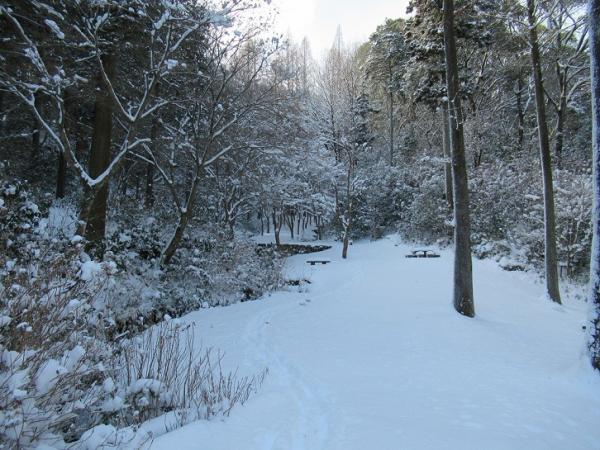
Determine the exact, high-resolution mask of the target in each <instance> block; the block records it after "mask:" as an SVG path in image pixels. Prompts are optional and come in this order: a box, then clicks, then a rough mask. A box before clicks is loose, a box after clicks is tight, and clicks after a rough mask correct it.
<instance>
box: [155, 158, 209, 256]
mask: <svg viewBox="0 0 600 450" xmlns="http://www.w3.org/2000/svg"><path fill="white" fill-rule="evenodd" d="M200 178H201V169H197V171H196V176H195V177H194V179H193V181H192V186H191V189H190V193H189V195H188V198H187V202H186V204H185V209H183V210H182V211H180V213H179V220H178V222H177V227H176V228H175V233H174V234H173V237H172V238H171V240H170V241H169V243H168V244H167V246H166V247H165V249H164V250H163V252H162V255H161V258H160V265H161V266H162V267H165V266H168V265H169V264H170V263H171V260H172V259H173V256H175V252H176V251H177V249H178V248H179V244H180V243H181V239H183V235H184V233H185V230H186V228H187V226H188V223H189V222H190V219H191V218H192V217H193V216H194V206H195V204H196V195H197V193H198V186H199V185H200Z"/></svg>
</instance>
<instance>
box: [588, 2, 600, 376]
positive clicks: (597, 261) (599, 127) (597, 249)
mask: <svg viewBox="0 0 600 450" xmlns="http://www.w3.org/2000/svg"><path fill="white" fill-rule="evenodd" d="M588 17H589V19H590V31H589V33H590V38H589V39H590V41H589V42H590V56H591V74H592V125H593V138H592V146H593V169H594V209H593V227H594V232H593V244H592V254H591V273H590V305H591V310H592V317H591V320H592V330H591V341H590V351H591V360H592V366H593V367H594V368H596V369H598V370H600V0H589V10H588Z"/></svg>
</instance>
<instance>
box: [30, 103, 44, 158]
mask: <svg viewBox="0 0 600 450" xmlns="http://www.w3.org/2000/svg"><path fill="white" fill-rule="evenodd" d="M34 97H35V99H34V107H35V109H37V110H38V111H39V112H40V115H43V112H42V108H43V107H44V104H43V102H42V93H41V92H36V93H35V94H34ZM42 128H43V126H42V124H41V122H40V121H39V120H38V119H37V118H36V117H34V119H33V128H32V130H31V163H32V164H35V161H37V159H38V158H39V157H40V152H41V146H42Z"/></svg>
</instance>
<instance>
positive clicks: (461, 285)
mask: <svg viewBox="0 0 600 450" xmlns="http://www.w3.org/2000/svg"><path fill="white" fill-rule="evenodd" d="M444 49H445V54H446V84H447V87H448V114H449V117H450V145H451V147H452V181H453V187H454V222H455V224H454V308H455V309H456V311H458V312H459V313H460V314H462V315H464V316H468V317H474V316H475V304H474V301H473V269H472V261H471V220H470V215H469V183H468V179H467V162H466V158H465V143H464V133H463V117H462V105H461V101H460V91H459V80H458V65H457V61H456V40H455V36H454V1H453V0H444Z"/></svg>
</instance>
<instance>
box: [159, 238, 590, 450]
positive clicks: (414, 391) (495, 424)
mask: <svg viewBox="0 0 600 450" xmlns="http://www.w3.org/2000/svg"><path fill="white" fill-rule="evenodd" d="M395 244H396V238H387V239H384V240H381V241H378V242H373V243H370V242H357V243H355V244H354V245H353V246H352V247H351V248H350V259H348V260H346V261H343V260H341V258H340V257H339V255H340V253H341V251H340V248H339V244H334V248H332V249H331V250H329V251H327V252H324V253H319V254H312V255H300V256H295V257H293V258H290V259H289V261H288V264H287V271H288V277H290V278H309V279H310V280H311V281H312V284H310V285H307V286H302V287H299V288H290V289H291V290H290V291H289V292H280V293H276V294H273V295H271V296H270V297H268V298H265V299H261V300H259V301H256V302H249V303H242V304H237V305H234V306H231V307H227V308H214V309H209V310H201V311H198V312H195V313H192V314H190V315H188V316H186V317H185V318H184V320H185V321H189V322H195V323H196V326H197V329H198V331H197V333H196V334H197V336H199V339H201V340H202V343H203V344H204V345H210V346H214V347H218V348H221V349H223V350H225V352H226V357H225V364H230V365H239V373H240V374H251V373H255V372H258V371H259V370H261V369H263V368H264V367H268V369H269V374H268V376H267V378H266V380H265V383H264V385H263V386H262V388H261V389H260V391H259V393H258V394H256V395H255V396H254V397H252V398H251V399H250V400H249V401H248V402H247V403H246V405H245V406H242V407H240V406H238V407H237V408H235V409H234V410H233V411H232V413H231V416H230V417H227V418H223V419H215V420H212V421H208V422H207V421H200V422H196V423H192V424H190V425H188V426H185V427H183V428H180V429H177V430H175V431H172V432H170V433H168V434H166V435H163V436H162V437H159V438H157V439H155V440H154V442H153V443H152V448H153V449H157V450H174V449H178V450H185V449H194V450H197V449H206V450H234V449H235V450H254V449H261V450H262V449H265V450H267V449H273V450H274V449H281V450H296V449H298V450H300V449H306V450H320V449H323V450H365V449H377V450H387V449H389V450H397V449H404V448H406V449H460V450H467V449H487V450H491V449H528V450H532V449H545V450H547V449H560V450H564V449H569V450H576V449H599V448H600V376H598V375H596V374H594V373H593V372H592V371H591V369H590V368H589V366H588V364H587V361H586V356H585V354H584V339H585V336H584V333H583V331H582V326H583V325H584V324H585V316H586V313H585V309H586V308H585V305H584V304H582V303H580V302H579V301H574V300H570V301H569V299H566V300H567V301H566V304H565V306H557V305H554V304H551V303H549V302H548V301H546V300H544V299H543V296H542V292H543V289H542V286H541V285H540V284H539V283H536V282H535V281H534V280H533V278H532V277H531V276H530V275H526V274H521V273H509V272H504V271H502V270H501V269H499V268H498V267H497V265H496V263H493V262H491V261H475V264H474V279H475V301H476V310H477V317H476V318H475V319H468V318H465V317H461V316H459V315H458V314H456V313H455V312H454V310H453V308H452V306H451V276H452V253H451V252H442V257H441V258H439V259H406V258H404V255H405V254H406V253H407V252H408V251H409V250H410V248H409V247H408V246H406V245H404V244H398V245H395ZM309 259H329V260H331V261H332V262H331V264H328V265H326V266H320V265H317V266H309V265H307V264H306V263H305V261H306V260H309Z"/></svg>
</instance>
